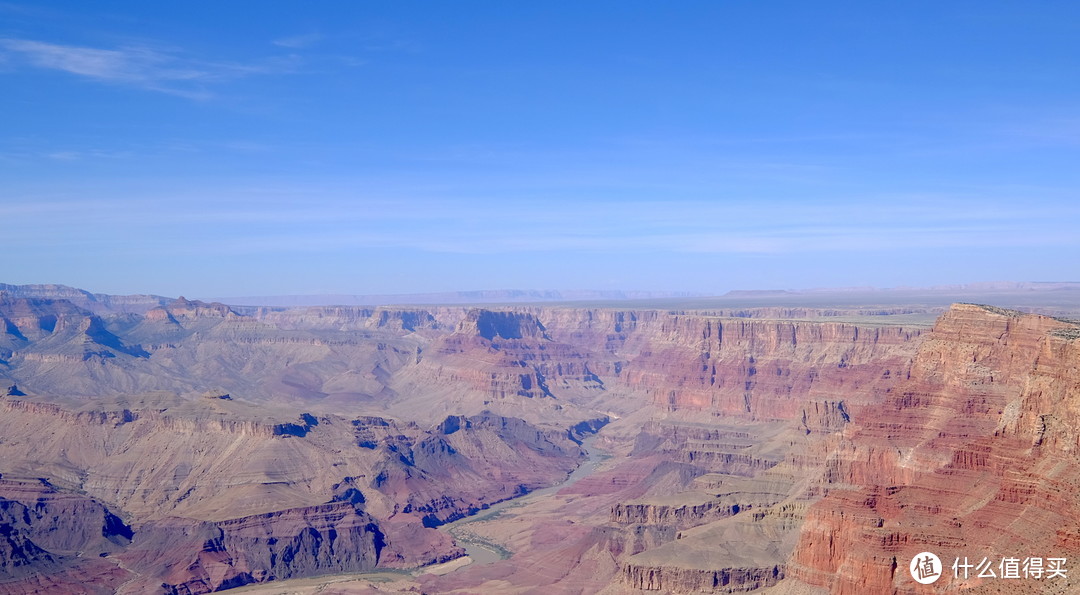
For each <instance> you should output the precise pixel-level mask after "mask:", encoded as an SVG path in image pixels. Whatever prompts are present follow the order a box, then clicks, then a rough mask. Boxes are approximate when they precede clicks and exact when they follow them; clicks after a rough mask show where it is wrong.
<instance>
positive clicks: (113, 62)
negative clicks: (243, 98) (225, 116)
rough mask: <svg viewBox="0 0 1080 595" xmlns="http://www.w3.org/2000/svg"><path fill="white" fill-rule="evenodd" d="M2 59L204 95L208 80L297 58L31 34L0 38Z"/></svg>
mask: <svg viewBox="0 0 1080 595" xmlns="http://www.w3.org/2000/svg"><path fill="white" fill-rule="evenodd" d="M0 50H3V51H5V52H6V55H4V54H0V59H6V60H7V61H8V62H9V63H12V64H14V65H23V66H29V67H34V68H41V69H46V70H57V71H60V72H66V73H68V74H72V75H76V76H80V77H83V78H87V79H91V80H96V81H99V82H105V83H113V84H122V85H127V86H133V87H138V88H141V89H145V90H149V91H156V92H160V93H167V94H170V95H177V96H181V97H186V98H189V99H208V98H210V97H212V96H213V94H212V93H211V92H210V91H209V90H208V88H207V85H208V84H209V83H212V82H215V81H223V80H228V79H233V78H238V77H242V76H247V75H251V74H271V73H280V72H290V71H292V70H293V69H294V68H295V65H296V64H295V62H296V60H297V58H295V57H287V58H285V59H276V60H271V61H266V62H264V63H261V64H232V63H223V62H210V61H201V60H194V59H191V58H187V57H185V56H183V55H182V54H180V53H178V52H174V51H164V50H159V49H154V48H149V47H145V46H135V45H131V46H123V47H119V48H116V49H100V48H91V47H84V46H75V45H62V44H56V43H48V42H44V41H36V40H30V39H10V38H3V39H0Z"/></svg>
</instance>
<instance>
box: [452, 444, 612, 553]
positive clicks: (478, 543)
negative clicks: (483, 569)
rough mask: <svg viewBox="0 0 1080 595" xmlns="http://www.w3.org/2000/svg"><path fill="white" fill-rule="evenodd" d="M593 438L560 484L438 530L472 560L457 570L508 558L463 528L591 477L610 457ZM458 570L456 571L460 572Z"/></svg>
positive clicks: (499, 548)
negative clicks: (447, 536)
mask: <svg viewBox="0 0 1080 595" xmlns="http://www.w3.org/2000/svg"><path fill="white" fill-rule="evenodd" d="M596 439H597V436H596V435H593V436H589V437H588V438H586V439H585V440H583V441H582V443H581V447H582V448H583V449H584V450H585V452H586V455H587V458H586V459H585V461H584V462H583V463H581V464H580V465H578V468H577V469H574V471H573V472H572V473H570V475H569V476H568V477H567V478H566V479H565V480H563V481H562V482H561V483H557V484H555V485H553V486H549V487H546V488H541V489H539V490H536V491H534V492H529V493H528V494H525V495H524V496H521V497H519V498H514V499H512V500H503V501H502V502H499V503H497V504H492V505H491V506H489V507H488V508H486V509H484V510H482V511H480V512H478V513H476V514H474V515H472V516H467V517H465V518H463V519H458V520H456V521H454V522H452V523H447V524H445V525H442V526H441V527H439V529H440V530H442V531H445V532H447V533H449V534H450V536H451V537H453V538H454V540H455V541H457V543H458V545H460V546H461V547H463V548H464V549H465V554H466V555H468V556H469V559H470V560H472V562H471V563H470V564H467V565H463V566H461V567H460V568H466V567H467V566H472V565H473V564H491V563H492V562H497V561H499V560H505V559H507V558H509V557H510V556H511V554H512V553H513V552H510V551H507V550H506V549H504V548H502V547H500V546H499V545H497V544H494V543H491V542H489V541H487V540H485V539H482V538H479V537H477V536H475V535H473V534H472V533H471V532H470V531H468V530H467V527H468V526H469V525H470V524H471V523H478V522H481V521H485V520H488V519H490V518H493V517H495V516H498V515H501V514H503V513H505V512H507V511H508V510H511V509H513V508H518V507H520V506H524V505H526V504H528V503H530V502H533V501H536V500H539V499H541V498H545V497H547V496H550V495H552V494H554V493H556V492H558V491H559V490H561V489H563V488H565V487H567V486H571V485H573V484H574V483H576V482H577V481H579V480H581V479H582V478H585V477H588V476H589V475H592V474H593V472H594V471H596V468H597V467H598V466H599V465H600V463H602V462H604V461H605V460H607V459H609V458H611V455H610V454H608V453H607V452H605V451H602V450H599V449H597V448H596V446H595V445H594V443H595V442H596ZM460 568H459V569H460Z"/></svg>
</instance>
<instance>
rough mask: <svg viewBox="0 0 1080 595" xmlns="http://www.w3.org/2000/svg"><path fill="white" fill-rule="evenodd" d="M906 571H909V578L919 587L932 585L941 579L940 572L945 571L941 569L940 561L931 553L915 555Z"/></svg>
mask: <svg viewBox="0 0 1080 595" xmlns="http://www.w3.org/2000/svg"><path fill="white" fill-rule="evenodd" d="M908 569H909V570H910V571H911V578H913V579H915V582H917V583H919V584H920V585H929V584H930V583H933V582H934V581H936V580H938V579H939V578H941V574H942V572H944V571H945V569H944V568H942V567H941V559H940V558H938V557H937V556H935V555H934V554H933V553H931V552H923V553H921V554H918V555H916V556H915V557H914V558H912V559H911V564H909V565H908Z"/></svg>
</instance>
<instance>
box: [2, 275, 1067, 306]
mask: <svg viewBox="0 0 1080 595" xmlns="http://www.w3.org/2000/svg"><path fill="white" fill-rule="evenodd" d="M1047 292H1051V293H1054V294H1061V295H1065V294H1068V295H1073V292H1078V293H1080V282H1068V281H1053V282H1037V281H996V282H986V283H968V284H956V285H937V286H933V287H893V288H885V289H882V288H876V287H840V288H836V287H833V288H828V287H825V288H813V289H798V290H796V289H737V290H732V291H729V292H727V293H725V294H723V295H714V296H710V295H709V294H706V293H694V292H679V291H631V290H625V291H624V290H588V289H579V290H536V289H485V290H475V291H447V292H437V293H401V294H365V295H352V294H326V295H268V296H234V297H203V298H200V299H202V300H203V301H207V302H220V303H223V304H228V305H230V306H243V307H253V306H267V307H274V308H295V307H310V306H382V305H470V304H476V305H481V304H487V305H492V304H524V303H553V302H622V301H628V302H629V301H635V302H640V303H641V304H642V305H651V306H654V307H659V308H664V307H681V308H708V307H720V306H731V305H732V304H734V303H737V302H751V303H748V304H746V305H765V304H759V303H758V302H768V303H770V304H771V303H774V302H775V303H776V304H782V305H786V304H788V303H801V302H805V301H808V300H809V301H810V302H813V304H814V305H819V303H824V302H828V301H830V300H836V301H837V302H838V303H848V302H851V301H852V300H862V301H866V302H867V303H873V302H888V303H891V302H893V301H896V300H901V301H910V300H912V299H915V298H919V299H922V300H929V302H933V303H935V304H936V303H941V304H947V303H951V302H955V301H980V300H984V301H994V300H992V299H990V298H997V297H1005V298H1008V299H1006V300H1005V302H1007V303H1005V305H1011V306H1022V305H1024V296H1026V295H1032V294H1039V295H1042V294H1045V293H1047ZM0 294H4V295H7V296H9V297H12V298H43V299H54V300H61V299H62V300H67V301H68V302H71V303H72V304H74V305H76V306H78V307H80V308H83V309H86V310H88V311H90V312H93V313H96V314H102V313H131V314H142V313H145V312H147V311H148V310H150V309H152V308H157V307H160V306H163V305H165V304H168V303H170V302H171V301H172V300H173V299H174V298H173V297H165V296H160V295H151V294H135V295H110V294H104V293H92V292H90V291H86V290H84V289H78V288H75V287H70V286H67V285H58V284H33V285H11V284H6V283H0ZM1018 300H1019V301H1018ZM999 301H1000V300H999ZM1070 301H1071V300H1070ZM995 303H996V302H995Z"/></svg>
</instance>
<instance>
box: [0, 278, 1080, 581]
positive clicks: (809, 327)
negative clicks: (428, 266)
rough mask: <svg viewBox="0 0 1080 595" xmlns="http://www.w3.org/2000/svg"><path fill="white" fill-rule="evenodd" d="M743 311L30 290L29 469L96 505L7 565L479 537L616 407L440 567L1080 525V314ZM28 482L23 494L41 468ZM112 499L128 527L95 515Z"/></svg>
mask: <svg viewBox="0 0 1080 595" xmlns="http://www.w3.org/2000/svg"><path fill="white" fill-rule="evenodd" d="M729 314H730V313H729ZM735 314H738V316H737V317H726V316H714V315H707V314H702V313H697V314H695V313H683V312H663V311H650V310H644V311H617V310H607V309H583V308H555V307H551V308H537V307H523V308H513V309H497V310H489V309H465V308H430V309H420V308H409V309H394V308H342V307H335V308H303V309H295V310H269V309H264V310H253V313H252V314H251V315H243V314H240V313H238V312H236V311H234V310H232V309H229V308H227V307H225V306H221V305H220V304H203V303H200V302H192V301H188V300H177V301H175V302H172V303H166V304H163V305H161V306H160V307H155V308H153V309H150V310H149V311H147V313H146V314H145V315H142V314H130V313H128V314H120V315H112V316H99V315H96V314H91V313H89V312H87V311H85V310H82V309H80V308H77V307H75V306H73V305H71V304H70V303H67V302H64V301H62V300H36V301H35V300H25V299H22V298H18V299H12V298H7V299H5V300H4V301H2V302H0V316H2V317H3V325H0V333H2V334H0V360H2V363H0V376H2V377H3V378H2V380H4V382H8V384H15V383H17V385H18V387H19V389H20V390H21V391H22V392H24V393H25V395H22V396H19V395H17V394H14V393H12V394H11V395H8V396H3V397H0V473H4V474H5V477H4V480H3V481H6V480H13V479H16V478H18V479H19V480H34V481H36V479H34V478H45V479H47V480H48V481H49V482H50V486H55V487H49V488H48V489H49V490H52V491H53V492H54V493H55V494H58V496H50V498H53V499H54V500H55V501H56V502H60V501H61V500H63V499H62V498H60V496H63V497H68V496H71V497H74V496H75V495H76V492H78V498H81V499H82V500H79V502H82V504H80V505H79V506H80V507H74V508H72V507H67V508H64V507H61V506H60V505H59V504H51V505H50V506H53V509H54V510H56V511H59V512H56V513H54V514H48V515H41V516H39V517H35V520H34V521H33V523H26V522H22V521H20V522H21V523H22V524H19V523H17V522H14V521H2V520H0V526H7V527H10V529H5V530H6V531H7V533H4V538H5V539H6V540H7V541H5V542H3V543H0V546H2V547H0V564H3V566H0V573H3V572H5V571H4V570H3V568H5V567H6V568H7V574H6V575H4V576H0V584H2V585H7V586H8V587H10V588H11V589H12V590H15V589H23V590H32V589H40V588H42V585H46V584H50V585H53V586H55V585H58V584H65V583H64V581H69V583H70V584H74V582H71V581H77V582H78V581H81V582H85V581H86V578H87V577H90V576H96V577H99V579H95V580H97V581H98V583H97V584H100V585H107V586H105V587H102V589H104V590H106V591H108V589H110V588H118V587H117V585H119V584H121V583H123V584H125V587H124V588H125V589H126V590H127V591H126V592H131V593H136V592H147V591H146V590H147V589H149V590H150V591H153V590H157V589H161V590H162V592H206V591H209V590H213V589H218V588H222V587H226V586H233V585H240V584H245V583H250V582H262V581H268V580H284V579H288V578H292V577H301V576H311V575H317V574H326V573H337V572H353V571H364V570H370V569H383V568H396V569H401V568H412V567H416V566H420V565H424V564H430V563H433V562H439V561H446V560H449V559H453V558H456V557H459V556H461V555H462V550H461V549H460V548H459V547H457V546H456V545H455V544H454V543H453V540H452V539H451V538H450V536H448V535H447V534H446V533H443V532H440V531H438V530H437V529H435V527H438V526H440V525H442V524H443V523H446V522H448V521H451V520H455V519H459V518H461V517H463V516H465V515H469V514H471V513H474V512H476V511H479V510H483V509H484V508H486V507H488V506H490V505H491V504H493V503H495V502H498V501H500V500H505V499H508V498H514V497H516V496H520V495H522V494H526V493H529V492H531V491H533V490H536V489H539V488H542V487H544V486H549V485H552V484H555V483H558V482H559V481H562V480H563V479H565V478H566V476H567V474H568V473H570V472H571V471H572V470H573V469H574V468H575V467H576V466H577V465H578V463H579V462H580V461H581V460H582V459H583V457H584V453H583V450H582V448H581V446H580V444H581V441H582V438H583V437H584V436H585V435H586V434H590V433H593V432H595V431H597V430H598V429H600V428H603V429H602V430H600V432H601V436H600V437H599V441H598V442H597V443H596V445H597V446H602V447H603V448H605V449H608V450H610V451H611V453H612V455H613V456H612V458H611V459H610V460H609V461H607V462H606V463H605V464H604V466H603V467H601V468H600V469H599V470H598V471H597V472H595V473H594V474H593V475H592V476H590V477H588V478H586V479H583V480H582V481H580V482H578V483H575V484H574V485H573V486H572V487H571V488H568V489H567V490H566V491H565V492H560V493H559V494H557V495H553V496H549V497H546V498H545V499H543V500H541V501H538V502H537V503H535V504H529V505H528V506H526V507H524V508H522V509H521V510H520V511H518V509H515V511H514V512H508V513H505V514H502V515H501V516H499V517H498V518H496V519H494V520H491V521H486V522H485V523H484V524H483V525H477V528H476V531H479V532H484V538H485V539H488V540H489V541H491V542H492V543H495V544H499V547H501V548H503V549H506V550H509V551H512V552H514V554H515V555H514V556H513V557H512V558H510V559H509V560H505V561H503V562H499V563H497V564H493V565H490V566H480V565H476V566H472V567H469V568H466V569H465V570H463V571H460V572H457V573H453V574H451V575H447V576H446V577H435V576H433V575H432V576H425V577H421V578H419V579H417V580H416V583H415V585H414V586H419V587H422V588H424V589H427V590H429V591H433V592H447V591H453V590H454V589H460V590H462V591H463V592H497V591H499V590H508V591H514V590H515V589H517V590H526V589H528V588H531V587H535V586H537V585H546V586H548V587H549V588H552V589H556V590H558V589H564V590H577V591H582V590H583V591H584V592H594V591H600V590H602V589H604V588H608V589H609V590H610V589H613V591H610V592H624V591H625V590H627V589H637V590H657V591H667V592H696V591H699V590H705V591H708V590H715V591H719V592H726V591H739V590H743V591H745V590H750V589H757V588H764V587H769V586H775V585H778V584H781V583H787V584H799V585H802V586H817V587H821V588H825V589H829V590H832V591H835V592H845V593H847V592H850V593H855V592H876V591H875V590H876V589H884V590H883V591H880V592H888V590H890V589H894V590H899V591H901V592H902V591H904V590H905V589H907V588H908V585H907V583H905V582H904V581H903V580H902V577H898V575H894V574H893V572H892V567H893V564H892V563H893V558H896V559H897V561H898V564H899V566H901V567H903V566H904V564H906V558H905V556H910V553H909V550H911V553H914V552H916V551H923V549H933V548H938V549H939V550H940V551H938V554H939V555H949V556H952V555H954V554H953V552H960V549H961V548H960V544H961V543H969V542H970V543H978V544H980V547H982V548H983V549H984V550H986V551H988V552H990V551H992V552H995V553H1002V552H1006V551H1012V550H1009V546H1008V544H1016V543H1019V544H1023V546H1024V547H1025V548H1045V549H1046V550H1047V551H1048V552H1049V551H1051V550H1053V548H1055V547H1056V548H1064V549H1065V550H1068V549H1069V548H1070V547H1075V546H1076V544H1077V542H1078V541H1080V537H1077V535H1080V531H1070V530H1069V529H1068V528H1067V527H1069V526H1070V525H1069V522H1070V521H1069V519H1070V518H1075V516H1074V517H1070V516H1069V515H1072V514H1074V512H1069V511H1075V510H1076V507H1075V503H1074V502H1073V500H1072V499H1071V497H1070V496H1068V495H1067V494H1070V493H1072V492H1071V491H1070V490H1072V486H1073V485H1074V482H1075V481H1076V478H1077V477H1080V476H1078V475H1077V472H1078V471H1080V470H1077V469H1074V463H1073V460H1074V458H1075V453H1076V452H1077V450H1078V449H1080V433H1078V432H1077V430H1076V429H1075V423H1073V420H1075V419H1076V415H1077V414H1078V413H1080V411H1077V407H1080V405H1077V404H1076V403H1073V402H1072V401H1073V400H1074V399H1075V395H1076V394H1077V390H1078V389H1077V386H1078V383H1080V377H1078V376H1077V372H1076V370H1077V368H1078V365H1077V361H1078V360H1077V357H1078V354H1077V349H1076V340H1075V339H1074V338H1072V337H1073V334H1075V333H1074V331H1073V330H1072V329H1073V326H1072V325H1070V324H1068V323H1065V322H1061V321H1057V320H1054V319H1050V318H1045V317H1039V316H1033V315H1018V314H1015V313H1011V312H1007V311H1006V312H1002V311H997V310H994V309H986V308H982V307H977V306H956V307H954V308H953V309H952V310H950V311H949V312H948V313H947V314H946V315H945V316H943V317H942V319H941V320H940V321H939V322H938V324H937V325H936V326H935V327H934V329H933V331H932V332H930V331H927V330H926V329H922V328H918V327H914V328H913V327H908V326H903V325H888V324H854V323H848V322H829V321H821V320H815V321H806V320H788V319H782V318H777V317H776V316H782V315H798V316H800V317H806V316H808V315H810V314H811V313H810V312H808V311H806V310H799V311H798V312H794V313H791V312H761V311H749V310H748V311H739V312H736V313H735ZM770 316H772V317H770ZM4 329H7V330H4ZM1071 333H1073V334H1071ZM88 354H89V355H88ZM226 395H227V397H226ZM965 482H966V483H965ZM39 484H40V482H39ZM20 485H24V484H20ZM25 485H30V484H25ZM955 486H963V487H959V488H958V487H955ZM942 494H944V495H945V496H942ZM0 498H6V499H7V500H2V501H0V503H7V504H6V506H7V508H6V509H4V508H2V507H0V510H7V511H9V513H8V514H9V516H11V518H15V517H16V516H19V515H22V516H20V517H19V518H23V517H25V514H24V513H23V512H21V511H23V510H24V509H25V510H30V509H31V508H33V506H35V504H34V502H36V501H37V499H38V498H39V496H29V495H25V494H24V495H22V496H18V497H14V496H12V497H9V496H6V495H4V493H0ZM58 498H59V499H58ZM64 501H65V502H66V500H64ZM939 501H940V502H939ZM942 502H944V504H943V503H942ZM19 507H23V508H19ZM11 511H15V512H11ZM1000 511H1005V512H1004V513H1000V514H999V512H1000ZM1063 511H1064V512H1063ZM1009 515H1013V516H1011V517H1010V516H1009ZM69 517H70V518H69ZM917 517H918V518H917ZM3 518H7V517H3ZM71 518H77V519H79V520H78V522H75V521H72V520H71ZM109 518H113V519H115V521H114V522H113V529H109V530H108V531H112V536H113V538H115V539H113V538H106V539H104V541H102V540H101V538H99V537H96V538H94V539H96V540H97V541H95V540H94V539H91V538H90V537H88V536H87V535H88V533H87V532H88V531H89V533H94V532H95V531H97V530H98V529H95V527H103V526H105V525H102V523H105V524H106V525H107V524H108V522H107V519H109ZM1010 518H1011V519H1013V520H1014V521H1015V520H1017V519H1019V520H1020V521H1022V522H1024V523H1027V524H1028V525H1029V526H1031V527H1037V529H1032V530H1031V531H1030V533H1031V534H1032V535H1036V537H1024V536H1023V535H1020V536H1016V535H1014V534H1015V533H1016V531H1015V529H1011V527H1015V526H1016V525H1010V524H1009V523H1010V522H1011V521H1009V520H1008V519H1010ZM94 519H97V520H94ZM120 519H123V521H120ZM4 523H6V524H4ZM65 523H67V524H65ZM50 527H51V529H50ZM128 527H130V531H131V534H130V535H127V536H126V537H125V536H124V535H123V534H122V532H121V529H120V528H128ZM470 527H471V525H470ZM988 527H989V528H988ZM1062 527H1066V528H1065V529H1062ZM88 528H89V529H88ZM49 531H52V532H53V533H49ZM57 531H59V532H62V533H64V534H70V535H72V537H71V538H70V539H73V540H82V541H81V542H80V543H82V545H79V546H78V547H75V546H73V545H72V544H70V543H60V542H56V541H50V539H53V538H49V539H46V538H44V535H52V534H55V533H56V532H57ZM80 535H81V536H83V537H79V536H80ZM991 535H994V537H990V536H991ZM958 536H959V537H958ZM127 538H131V542H130V543H128V542H127V541H125V540H126V539H127ZM1025 539H1026V541H1025ZM118 540H119V541H118ZM958 540H965V541H963V542H961V541H958ZM87 544H94V545H87ZM927 544H930V546H931V547H929V548H926V547H923V546H925V545H927ZM1017 547H1019V546H1017ZM912 548H916V549H912ZM919 548H921V549H919ZM950 548H951V549H950ZM1013 549H1015V548H1013ZM80 551H81V552H82V553H81V554H79V553H78V552H80ZM935 551H937V550H935ZM1054 551H1056V550H1054ZM1069 551H1071V550H1069ZM981 552H982V550H980V552H972V553H970V554H968V555H969V557H972V556H976V555H978V556H980V557H981V556H982V555H986V554H983V553H981ZM98 554H106V556H104V557H99V556H98ZM91 557H94V559H91ZM950 560H951V558H950ZM16 567H17V568H18V571H15V570H14V569H15V568H16ZM551 567H557V568H558V569H559V571H558V572H556V573H552V572H550V571H548V570H545V569H547V568H551ZM46 576H48V577H51V578H49V579H48V580H50V581H52V582H51V583H43V582H41V581H44V580H45V579H44V578H42V577H46ZM74 577H81V578H74ZM403 580H404V579H403ZM3 581H7V582H3ZM90 582H93V581H90ZM109 585H111V586H109ZM162 585H164V587H162ZM866 589H870V591H867V590H866ZM170 590H171V591H170Z"/></svg>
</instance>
